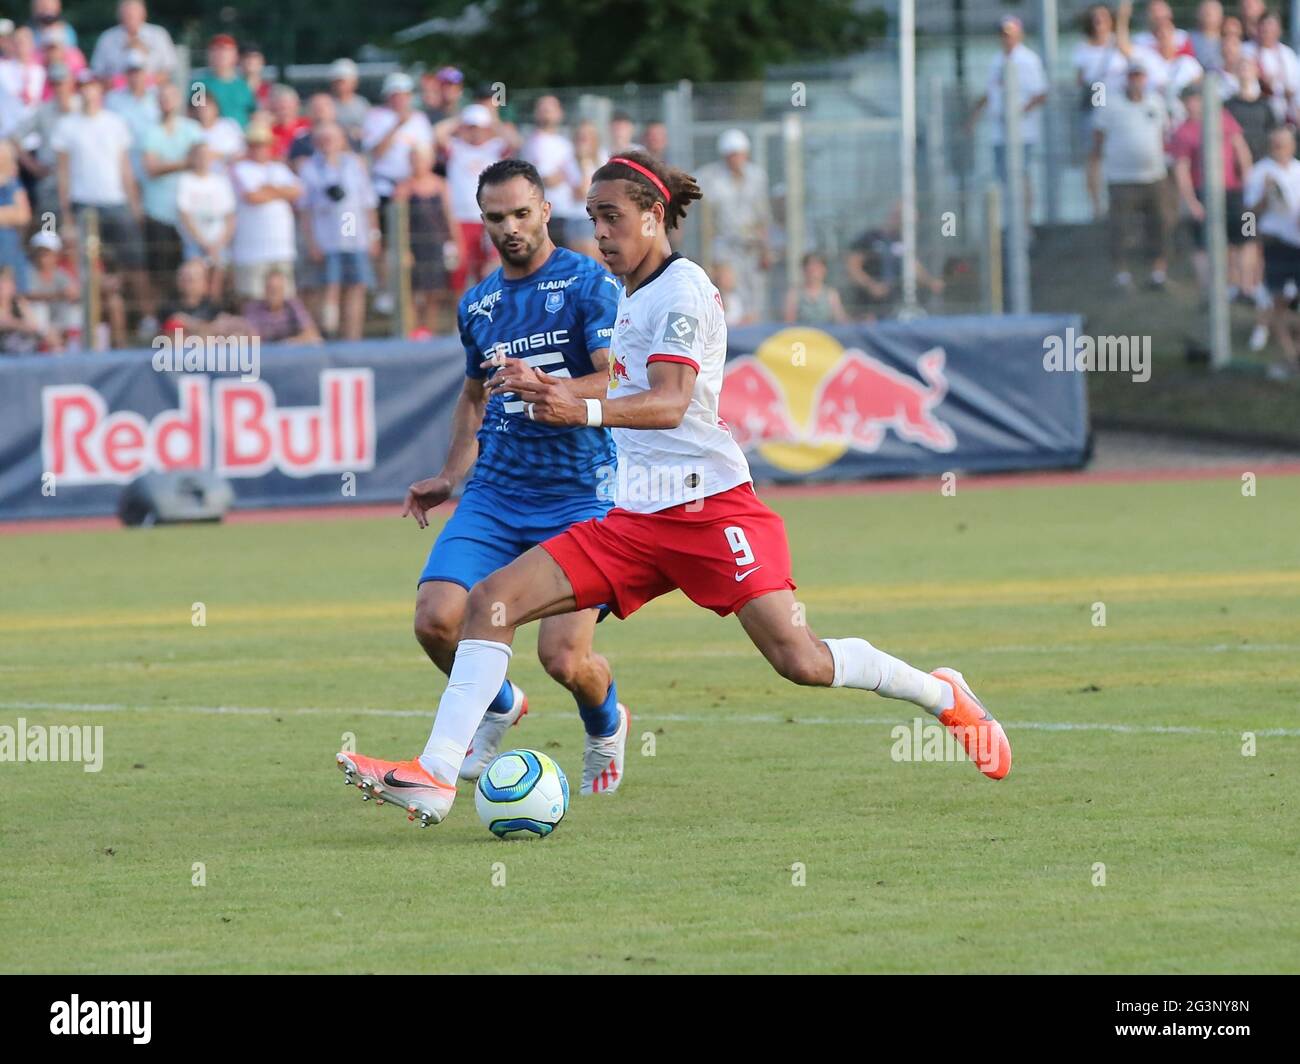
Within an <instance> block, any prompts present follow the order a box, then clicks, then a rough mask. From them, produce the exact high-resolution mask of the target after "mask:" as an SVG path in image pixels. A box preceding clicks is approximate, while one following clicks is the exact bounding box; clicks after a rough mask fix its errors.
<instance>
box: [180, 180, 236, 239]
mask: <svg viewBox="0 0 1300 1064" xmlns="http://www.w3.org/2000/svg"><path fill="white" fill-rule="evenodd" d="M235 206H236V205H235V190H234V188H233V187H232V186H231V184H230V178H228V177H227V176H226V175H225V174H223V173H218V172H216V171H212V170H209V172H208V173H206V174H196V173H193V172H191V171H188V170H187V171H186V172H185V173H183V174H181V178H180V181H179V182H177V185H176V209H177V210H178V211H180V212H181V213H183V214H184V215H186V217H188V218H189V219H190V221H191V222H192V223H193V224H194V227H195V228H196V229H197V230H198V231H199V233H200V234H201V235H202V237H203V241H204V243H212V242H214V241H216V240H219V239H220V238H221V237H222V236H223V235H225V232H226V223H227V222H228V220H229V219H230V216H231V215H232V214H234V213H235Z"/></svg>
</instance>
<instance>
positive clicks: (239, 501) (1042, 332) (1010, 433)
mask: <svg viewBox="0 0 1300 1064" xmlns="http://www.w3.org/2000/svg"><path fill="white" fill-rule="evenodd" d="M1068 327H1074V328H1075V329H1076V331H1077V330H1078V327H1079V322H1078V319H1077V318H1067V317H1060V318H1056V317H1046V316H1033V317H1022V318H984V317H970V318H926V319H921V320H919V321H913V322H908V323H885V324H873V325H861V326H835V327H832V328H829V329H814V328H806V327H797V328H786V327H779V326H751V327H748V328H744V329H737V330H734V331H733V333H732V334H731V337H730V345H729V350H728V356H727V372H726V378H725V383H724V386H723V392H722V399H721V404H720V410H719V415H720V417H721V419H722V420H723V421H724V422H725V423H726V425H727V426H728V428H729V429H730V430H731V433H732V435H733V436H734V437H735V438H736V439H737V441H739V443H740V444H741V446H742V447H743V448H744V449H745V453H746V455H747V456H748V458H749V461H750V464H751V467H752V468H753V470H754V474H755V479H757V480H758V481H759V482H760V483H761V482H764V481H769V482H770V481H787V482H788V481H801V480H809V481H815V480H843V479H860V478H865V477H873V476H896V475H903V474H924V473H938V472H945V471H948V470H954V471H960V470H970V471H991V470H1010V469H1037V468H1051V467H1057V468H1059V467H1069V466H1077V465H1080V464H1082V463H1083V461H1084V460H1085V457H1086V452H1087V443H1088V419H1087V407H1086V398H1085V391H1084V381H1083V377H1082V375H1081V374H1078V373H1066V372H1051V371H1049V370H1048V369H1046V368H1045V361H1044V358H1043V351H1044V350H1045V344H1046V343H1047V339H1048V337H1050V336H1060V335H1064V334H1065V330H1066V329H1067V328H1068ZM464 373H465V358H464V353H463V351H462V350H461V347H460V344H459V342H458V341H456V340H455V339H451V338H448V339H440V340H435V341H432V342H420V343H416V342H407V341H378V342H363V343H355V344H333V345H329V346H323V347H316V348H275V347H270V346H268V347H266V348H264V349H263V350H262V353H261V360H260V367H259V373H258V376H257V378H256V379H249V378H248V376H247V374H244V375H241V374H240V373H238V372H237V371H235V372H230V373H219V372H211V373H208V372H203V371H193V370H191V371H185V370H183V369H181V370H177V371H174V372H173V371H170V370H167V371H159V369H158V368H156V366H155V365H154V362H153V360H152V359H151V353H150V352H148V351H145V352H134V351H128V352H117V353H113V354H103V355H76V356H59V357H50V356H23V357H17V358H8V359H4V360H0V518H15V517H19V518H21V517H64V516H76V515H83V514H106V513H112V512H114V511H115V509H116V507H117V502H118V498H119V496H120V494H121V491H122V488H123V486H124V485H126V484H128V483H130V482H131V481H132V480H134V479H135V478H136V477H138V476H141V475H144V474H146V473H151V472H166V471H170V470H188V469H201V470H210V471H212V472H214V473H217V474H218V475H220V476H223V477H226V478H227V479H228V480H229V481H230V483H231V485H232V486H233V488H234V492H235V498H236V505H237V506H243V507H259V506H279V505H299V506H301V505H314V504H337V503H345V502H348V501H350V500H360V501H371V502H382V501H388V500H399V499H401V497H402V496H403V495H404V493H405V491H406V487H407V485H408V484H410V483H411V481H413V480H416V479H419V478H420V477H424V476H429V475H430V474H432V473H434V472H436V471H437V470H438V468H439V467H440V466H441V464H442V460H443V457H444V456H445V454H446V450H447V445H448V441H449V438H450V432H451V414H452V409H453V407H454V406H455V402H456V398H457V395H458V394H459V392H460V389H461V385H462V382H463V380H464Z"/></svg>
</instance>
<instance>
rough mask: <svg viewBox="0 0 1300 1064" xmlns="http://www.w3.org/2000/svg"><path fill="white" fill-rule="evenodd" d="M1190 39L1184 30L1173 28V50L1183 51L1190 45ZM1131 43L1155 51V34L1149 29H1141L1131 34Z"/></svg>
mask: <svg viewBox="0 0 1300 1064" xmlns="http://www.w3.org/2000/svg"><path fill="white" fill-rule="evenodd" d="M1191 43H1192V39H1191V38H1190V37H1189V36H1188V35H1187V31H1186V30H1174V50H1175V51H1178V52H1185V51H1187V50H1188V48H1190V47H1191ZM1133 44H1134V45H1135V46H1136V47H1138V48H1149V49H1150V50H1151V51H1153V52H1154V51H1156V35H1155V34H1154V33H1152V32H1151V31H1150V30H1143V31H1142V32H1141V33H1135V34H1133Z"/></svg>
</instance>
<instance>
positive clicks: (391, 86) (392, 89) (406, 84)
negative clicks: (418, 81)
mask: <svg viewBox="0 0 1300 1064" xmlns="http://www.w3.org/2000/svg"><path fill="white" fill-rule="evenodd" d="M414 91H415V82H414V81H412V80H411V75H410V74H403V73H402V72H401V71H400V70H394V71H393V72H392V73H391V74H389V75H388V77H386V78H384V93H383V94H384V95H385V96H393V95H395V94H396V93H399V92H414Z"/></svg>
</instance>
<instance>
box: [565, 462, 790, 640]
mask: <svg viewBox="0 0 1300 1064" xmlns="http://www.w3.org/2000/svg"><path fill="white" fill-rule="evenodd" d="M542 549H543V550H545V551H546V553H547V554H549V555H550V556H551V557H552V558H554V559H555V562H556V564H557V565H558V566H559V567H560V568H561V569H563V570H564V575H565V576H567V577H568V578H569V583H570V584H571V585H572V586H573V594H574V597H575V598H576V599H577V602H578V606H577V608H578V609H580V610H582V609H587V608H588V607H591V606H599V605H602V604H607V605H608V606H609V607H610V609H611V610H613V612H614V615H615V616H616V617H627V616H629V615H631V614H632V613H635V612H636V611H637V610H639V609H640V608H641V607H642V606H644V605H645V604H646V603H647V602H649V601H650V600H651V599H655V598H658V597H659V596H660V595H666V594H667V593H668V592H669V591H674V590H677V589H679V588H680V589H681V590H682V591H684V592H685V593H686V596H687V597H688V598H689V599H690V600H691V601H692V602H694V603H695V604H696V605H697V606H703V607H704V608H705V609H710V610H713V611H714V612H715V613H717V614H719V615H720V616H723V617H725V616H727V615H728V614H730V613H735V612H736V611H737V610H738V609H740V608H741V607H742V606H743V605H745V603H747V602H749V601H750V600H751V599H755V598H758V596H759V595H767V594H770V593H771V592H773V591H784V590H786V589H789V590H791V591H793V590H794V586H795V585H794V580H793V579H792V578H791V576H790V545H789V543H788V542H787V540H786V537H785V522H784V521H782V520H781V518H780V517H779V516H778V515H777V514H775V513H774V512H773V511H771V510H769V509H768V508H767V507H766V506H764V505H763V504H762V503H761V502H759V500H758V496H757V495H755V494H754V489H753V487H752V486H751V485H749V484H741V485H740V486H739V487H735V488H731V489H730V490H728V491H723V492H719V493H718V494H717V495H710V496H709V497H708V498H706V499H703V500H702V501H698V502H691V503H683V504H682V505H681V506H672V507H670V508H668V509H667V510H660V511H659V512H658V513H652V514H643V513H635V512H633V511H631V510H624V509H622V508H621V507H615V508H614V509H612V510H610V512H609V513H608V514H606V515H605V516H604V517H603V518H601V519H599V520H597V519H595V518H592V519H591V520H588V521H583V522H581V523H579V524H576V525H574V526H573V527H572V528H570V529H569V530H568V531H567V532H562V533H560V535H558V536H553V537H552V538H551V539H548V540H547V541H546V542H545V543H543V544H542Z"/></svg>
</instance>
